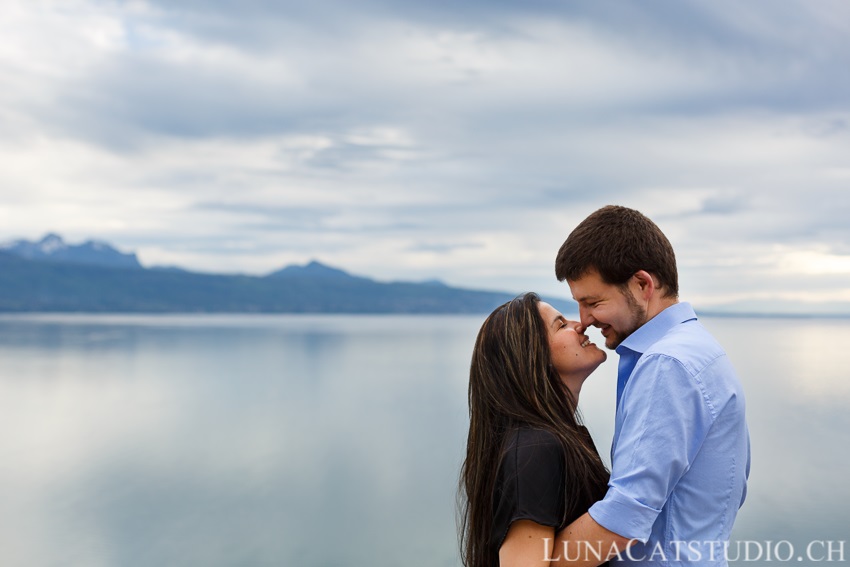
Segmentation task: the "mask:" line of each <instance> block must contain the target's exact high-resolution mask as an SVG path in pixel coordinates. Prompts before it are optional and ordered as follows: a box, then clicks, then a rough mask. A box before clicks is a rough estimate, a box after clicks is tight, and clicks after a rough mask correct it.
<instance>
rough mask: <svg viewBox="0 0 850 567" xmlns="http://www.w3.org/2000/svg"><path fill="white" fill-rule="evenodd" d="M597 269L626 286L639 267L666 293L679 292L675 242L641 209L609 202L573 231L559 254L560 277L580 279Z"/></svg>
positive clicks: (557, 272)
mask: <svg viewBox="0 0 850 567" xmlns="http://www.w3.org/2000/svg"><path fill="white" fill-rule="evenodd" d="M592 270H596V271H597V272H599V276H600V277H601V278H602V281H604V282H605V283H609V284H615V285H620V286H622V285H625V284H626V282H628V281H629V278H631V277H632V276H633V275H634V274H635V272H638V271H640V270H645V271H647V272H649V273H650V274H652V275H654V276H655V277H657V278H658V281H659V283H660V284H661V286H663V287H664V297H678V295H679V274H678V271H677V269H676V255H675V254H674V252H673V246H672V245H671V244H670V241H669V240H667V237H666V236H664V233H663V232H661V229H660V228H658V226H657V225H656V224H655V223H654V222H652V221H651V220H649V219H648V218H647V217H645V216H644V215H643V214H641V213H640V212H639V211H636V210H634V209H629V208H627V207H619V206H615V205H608V206H607V207H602V208H601V209H599V210H598V211H596V212H594V213H592V214H591V215H590V216H589V217H587V218H586V219H584V220H583V221H582V222H581V223H580V224H579V225H578V226H577V227H576V228H575V230H573V231H572V232H571V233H570V235H569V236H568V237H567V239H566V240H565V241H564V244H563V245H561V249H560V250H558V257H557V258H556V259H555V275H556V276H557V277H558V280H559V281H564V280H577V279H579V278H581V277H582V276H584V275H586V274H587V273H588V272H590V271H592Z"/></svg>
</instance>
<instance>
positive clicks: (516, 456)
mask: <svg viewBox="0 0 850 567" xmlns="http://www.w3.org/2000/svg"><path fill="white" fill-rule="evenodd" d="M563 459H564V447H563V445H562V443H561V440H560V439H558V437H557V436H556V435H555V434H554V433H552V432H551V431H548V430H546V429H539V428H535V427H530V426H520V427H517V428H515V429H513V430H511V431H510V432H509V433H508V435H507V438H506V439H505V450H504V453H503V460H504V461H505V462H506V463H508V465H509V466H510V463H511V462H513V463H514V464H516V465H518V466H521V465H523V464H528V463H530V462H534V463H536V464H542V463H546V462H548V463H550V464H552V465H557V464H559V463H562V462H563Z"/></svg>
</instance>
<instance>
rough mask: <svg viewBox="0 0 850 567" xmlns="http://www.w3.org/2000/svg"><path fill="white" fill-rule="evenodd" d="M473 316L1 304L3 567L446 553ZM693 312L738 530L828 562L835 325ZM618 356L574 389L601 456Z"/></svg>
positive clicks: (441, 559) (847, 397) (837, 465)
mask: <svg viewBox="0 0 850 567" xmlns="http://www.w3.org/2000/svg"><path fill="white" fill-rule="evenodd" d="M482 320H483V317H479V316H474V317H469V316H463V317H447V316H439V317H428V316H416V317H408V316H380V317H370V316H25V317H13V316H4V317H0V427H2V433H0V455H2V458H0V565H4V566H6V565H10V566H29V565H33V566H42V565H44V566H47V565H50V566H54V565H57V566H58V565H82V566H86V567H97V566H107V565H108V566H122V567H123V566H142V565H144V566H153V565H181V566H190V567H193V566H204V567H208V566H219V565H222V566H224V565H227V566H230V565H246V566H247V565H257V566H261V565H269V566H271V565H274V566H290V565H291V566H296V565H297V566H307V567H310V566H331V565H341V566H342V565H344V566H383V565H387V566H389V565H393V566H394V565H405V566H420V565H421V566H428V567H435V566H436V567H439V566H456V565H458V564H459V562H458V560H457V552H456V536H455V516H454V509H455V508H454V506H455V500H454V497H455V487H456V482H457V473H458V468H459V465H460V460H461V456H462V452H463V447H464V442H465V435H466V425H467V422H466V419H467V418H466V380H467V375H466V373H467V370H468V365H469V356H470V352H471V347H472V342H473V340H474V337H475V333H476V332H477V330H478V327H479V325H480V323H481V321H482ZM703 322H704V323H705V324H706V326H707V327H709V329H710V330H712V331H713V332H714V333H715V335H716V336H717V337H718V339H719V340H720V341H721V343H723V344H724V346H726V347H727V350H728V352H729V354H730V356H731V358H732V360H733V362H734V363H735V364H736V366H737V368H738V371H739V374H740V375H741V378H742V381H743V382H744V386H745V389H746V393H747V396H748V404H749V405H748V411H749V421H750V428H751V434H752V441H753V470H752V474H751V478H750V480H751V483H750V496H749V499H748V501H747V503H746V505H745V506H744V508H743V510H742V511H741V513H740V514H739V520H738V523H737V525H736V530H735V536H736V538H737V539H740V540H758V541H762V542H763V541H765V540H771V541H773V542H776V541H779V540H789V541H790V542H792V543H793V544H794V545H795V546H796V548H797V551H804V548H805V546H806V544H807V543H808V542H809V541H811V540H841V541H846V542H848V543H845V544H844V545H845V548H846V551H845V558H847V557H848V556H850V512H848V509H850V488H848V486H850V485H848V482H847V481H846V480H845V477H846V476H847V474H848V472H850V455H849V454H848V449H847V447H848V431H850V412H848V410H847V408H848V406H850V379H848V378H850V376H848V372H847V370H846V365H845V364H842V359H841V355H840V352H838V351H839V349H841V348H842V347H843V345H847V344H850V320H795V319H788V320H784V319H721V318H705V319H703ZM615 359H616V355H614V354H613V353H611V355H610V356H609V361H608V362H607V363H606V364H605V365H603V366H602V367H601V368H600V370H599V371H597V373H596V374H594V375H593V376H592V377H591V379H590V381H589V382H588V383H587V384H586V386H585V389H584V390H583V393H582V401H581V405H582V408H583V412H584V415H585V420H586V422H587V423H588V425H589V427H590V429H591V432H592V433H593V434H594V437H595V438H596V440H597V445H598V446H599V448H600V450H601V451H603V453H607V451H608V448H609V446H610V441H609V440H610V435H611V432H612V428H613V411H614V408H613V398H614V375H615V372H616V365H615ZM795 562H796V561H795ZM752 564H756V563H752ZM771 564H773V563H771ZM798 564H799V563H798ZM804 564H807V563H804Z"/></svg>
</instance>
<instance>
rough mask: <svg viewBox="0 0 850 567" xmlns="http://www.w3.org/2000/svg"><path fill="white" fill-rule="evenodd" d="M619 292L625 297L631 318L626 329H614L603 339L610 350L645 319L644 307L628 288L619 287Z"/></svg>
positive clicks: (641, 324)
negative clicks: (612, 332) (611, 333)
mask: <svg viewBox="0 0 850 567" xmlns="http://www.w3.org/2000/svg"><path fill="white" fill-rule="evenodd" d="M620 293H622V294H623V295H624V296H625V297H626V303H627V304H628V307H629V314H630V315H631V318H630V320H629V326H628V328H627V329H625V330H623V331H614V334H613V335H611V336H610V337H608V339H606V340H605V346H606V347H608V348H609V349H611V350H614V349H615V348H617V347H618V346H620V344H621V343H622V342H623V341H624V340H626V338H627V337H628V336H629V335H631V334H632V333H634V332H635V331H637V330H638V329H640V328H641V327H642V326H643V325H644V323H646V321H647V318H646V308H644V307H641V306H640V305H639V304H638V302H637V300H636V299H635V298H634V296H633V295H632V293H631V291H629V288H628V287H626V286H624V287H621V288H620ZM609 343H610V344H609Z"/></svg>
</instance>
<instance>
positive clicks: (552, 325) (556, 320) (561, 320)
mask: <svg viewBox="0 0 850 567" xmlns="http://www.w3.org/2000/svg"><path fill="white" fill-rule="evenodd" d="M558 321H560V322H561V323H564V324H565V325H566V323H567V320H566V319H564V316H563V315H558V316H557V317H555V318H554V319H552V323H551V324H550V325H549V326H550V327H554V326H555V323H557V322H558Z"/></svg>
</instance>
